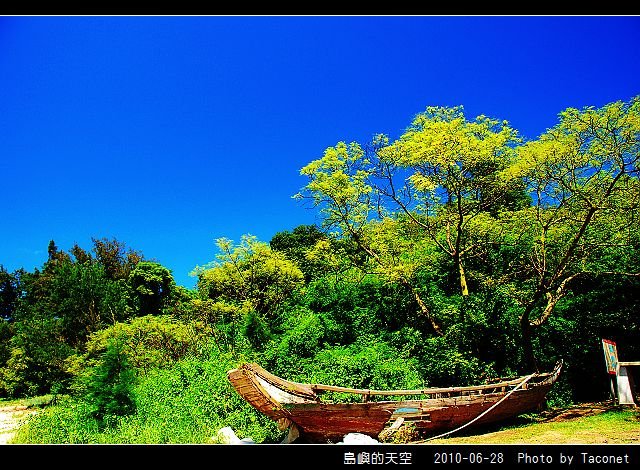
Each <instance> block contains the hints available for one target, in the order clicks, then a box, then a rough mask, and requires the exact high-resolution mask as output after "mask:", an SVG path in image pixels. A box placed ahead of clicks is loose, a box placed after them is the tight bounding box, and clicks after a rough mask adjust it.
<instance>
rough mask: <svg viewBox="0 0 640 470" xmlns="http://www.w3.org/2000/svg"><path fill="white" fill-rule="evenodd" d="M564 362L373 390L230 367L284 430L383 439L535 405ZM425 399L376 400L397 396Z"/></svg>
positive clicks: (315, 436) (325, 438) (244, 391)
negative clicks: (343, 396)
mask: <svg viewBox="0 0 640 470" xmlns="http://www.w3.org/2000/svg"><path fill="white" fill-rule="evenodd" d="M561 365H562V364H561V363H559V364H558V365H557V366H556V368H555V370H554V371H553V372H551V373H545V374H534V375H531V376H528V377H526V378H525V377H522V378H520V379H516V380H510V381H504V382H497V383H495V384H488V385H480V386H475V387H458V388H454V387H451V388H445V389H424V390H396V391H384V392H383V391H372V390H357V389H345V388H342V387H335V386H326V385H311V384H302V383H297V382H290V381H287V380H285V379H282V378H280V377H278V376H275V375H273V374H271V373H269V372H267V371H266V370H264V369H262V368H261V367H260V366H258V365H257V364H243V365H242V366H241V367H239V368H238V369H233V370H231V371H229V372H228V377H229V380H230V381H231V383H232V384H233V386H234V387H235V389H236V390H237V391H238V393H239V394H240V395H242V397H244V399H245V400H247V402H248V403H250V404H251V405H252V406H253V407H254V408H256V409H257V410H258V411H260V412H261V413H263V414H265V415H266V416H268V417H270V418H271V419H273V420H275V421H277V422H278V424H279V425H280V427H281V429H283V430H284V429H286V428H287V427H292V426H293V427H295V429H296V431H297V433H298V434H299V435H300V436H301V437H302V438H303V439H304V440H305V441H307V442H317V443H327V442H337V441H340V440H342V438H343V437H344V436H345V435H346V434H349V433H361V434H366V435H368V436H371V437H373V438H377V437H378V436H379V435H380V433H381V432H382V431H383V430H385V428H391V429H397V428H399V427H401V426H402V425H413V426H415V428H416V429H418V430H420V431H422V432H423V433H425V434H428V435H432V436H433V435H436V434H438V433H442V432H445V431H450V430H454V429H457V428H460V427H471V426H481V425H486V424H489V423H493V422H497V421H502V420H505V419H509V418H512V417H514V416H517V415H519V414H522V413H526V412H528V411H532V410H535V409H536V408H537V407H539V406H540V404H541V403H542V402H543V401H544V399H545V396H546V394H547V393H548V392H549V390H550V388H551V386H552V385H553V383H554V382H555V381H556V379H557V377H558V375H559V373H560V368H561ZM326 391H341V392H344V391H347V392H348V393H356V394H360V395H361V398H362V400H363V401H362V402H356V403H329V402H323V401H322V400H321V399H320V396H319V395H320V393H324V392H326ZM394 394H395V395H414V396H423V397H425V398H421V399H398V400H382V401H375V400H371V398H372V397H374V396H378V397H384V396H385V395H387V396H392V395H394Z"/></svg>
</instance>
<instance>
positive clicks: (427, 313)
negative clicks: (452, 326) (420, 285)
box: [401, 280, 444, 336]
mask: <svg viewBox="0 0 640 470" xmlns="http://www.w3.org/2000/svg"><path fill="white" fill-rule="evenodd" d="M401 282H402V284H404V286H405V287H407V288H409V289H410V290H411V293H412V294H413V298H414V299H415V300H416V302H417V304H418V307H420V312H421V313H422V314H423V315H424V316H425V317H427V319H428V320H429V323H430V324H431V328H433V331H434V332H435V333H436V334H437V335H438V336H443V335H444V333H442V329H441V328H440V325H438V324H437V323H436V321H435V319H434V318H433V315H431V312H430V311H429V307H427V305H426V304H425V303H424V301H423V300H422V298H421V297H420V294H418V291H416V290H415V289H414V287H413V286H412V285H411V284H410V283H408V282H407V281H405V280H402V281H401Z"/></svg>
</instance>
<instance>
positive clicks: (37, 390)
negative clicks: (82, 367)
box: [0, 318, 73, 398]
mask: <svg viewBox="0 0 640 470" xmlns="http://www.w3.org/2000/svg"><path fill="white" fill-rule="evenodd" d="M61 333H62V324H61V321H60V320H55V319H48V318H40V319H35V318H34V319H31V320H28V321H22V322H19V323H16V324H15V334H14V335H13V336H12V337H11V339H10V340H9V347H10V350H9V357H8V359H7V361H6V363H5V364H4V367H2V368H1V369H0V390H2V392H1V394H3V395H6V396H9V397H14V398H15V397H24V396H33V395H42V394H45V393H49V392H50V391H51V389H52V388H56V389H59V388H61V387H62V386H64V385H66V384H68V383H69V380H70V378H71V377H70V375H69V374H68V373H67V372H66V370H65V365H64V363H65V360H66V359H67V358H68V357H69V356H70V355H71V354H72V353H73V349H72V348H71V347H70V346H69V345H68V344H66V343H65V342H64V341H63V340H62V334H61Z"/></svg>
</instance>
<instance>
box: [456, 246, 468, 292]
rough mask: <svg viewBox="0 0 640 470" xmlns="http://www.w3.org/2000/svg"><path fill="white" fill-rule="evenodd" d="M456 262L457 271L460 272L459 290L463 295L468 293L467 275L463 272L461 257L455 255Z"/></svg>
mask: <svg viewBox="0 0 640 470" xmlns="http://www.w3.org/2000/svg"><path fill="white" fill-rule="evenodd" d="M456 263H457V264H458V271H459V272H460V291H461V292H462V296H463V297H467V296H468V295H469V288H468V287H467V276H466V274H465V273H464V266H462V257H461V256H460V255H456Z"/></svg>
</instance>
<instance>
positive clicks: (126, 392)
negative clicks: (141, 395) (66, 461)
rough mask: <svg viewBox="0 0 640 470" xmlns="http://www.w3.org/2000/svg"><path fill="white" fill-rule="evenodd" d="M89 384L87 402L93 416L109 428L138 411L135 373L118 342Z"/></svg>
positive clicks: (92, 373)
mask: <svg viewBox="0 0 640 470" xmlns="http://www.w3.org/2000/svg"><path fill="white" fill-rule="evenodd" d="M86 380H87V383H86V386H85V387H86V392H85V395H84V397H83V399H84V400H85V401H86V402H87V404H88V407H89V413H90V415H91V416H92V417H93V418H95V419H96V420H98V421H99V422H102V423H105V422H106V423H108V424H109V423H111V422H112V418H113V417H114V416H125V415H129V414H131V413H133V412H134V411H135V402H134V398H133V385H134V381H135V373H134V371H133V368H132V367H131V365H130V364H129V360H128V359H127V356H126V354H125V353H124V352H123V347H122V345H121V344H119V343H118V342H116V341H111V342H109V344H108V345H107V348H106V351H105V352H104V353H103V354H102V356H101V357H100V361H99V362H98V364H97V365H95V366H94V367H93V368H92V370H91V371H90V373H89V375H88V377H87V378H86Z"/></svg>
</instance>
